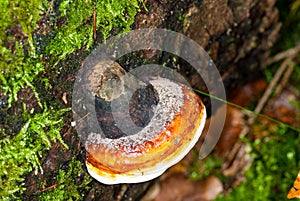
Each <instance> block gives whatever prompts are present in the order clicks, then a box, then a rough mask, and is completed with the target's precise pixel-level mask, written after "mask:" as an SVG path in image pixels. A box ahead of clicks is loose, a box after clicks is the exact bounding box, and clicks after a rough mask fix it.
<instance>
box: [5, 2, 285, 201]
mask: <svg viewBox="0 0 300 201" xmlns="http://www.w3.org/2000/svg"><path fill="white" fill-rule="evenodd" d="M274 3H275V0H262V1H260V0H254V1H253V0H246V1H218V0H202V1H199V2H196V1H191V0H190V1H183V0H182V1H167V0H148V1H147V0H146V1H145V5H146V8H147V9H148V11H146V10H145V9H144V8H143V6H141V8H142V10H141V12H139V13H138V14H137V15H136V18H135V23H134V25H133V28H166V29H171V30H174V31H177V32H180V33H183V34H185V35H187V36H188V37H190V38H191V39H193V40H194V41H196V42H197V43H198V44H199V45H201V46H202V47H203V48H204V49H205V50H206V51H207V52H208V53H209V55H210V56H211V58H212V59H213V61H214V62H215V64H216V66H217V68H218V70H219V71H220V74H221V76H222V79H223V82H224V85H225V89H226V92H227V95H228V96H229V97H230V95H231V93H232V91H234V90H235V89H236V88H237V87H240V86H243V85H244V84H247V83H248V82H250V81H253V80H255V79H257V78H259V77H260V70H261V69H262V67H263V66H262V64H263V61H264V60H265V59H266V58H267V56H268V53H269V49H270V48H271V47H272V45H273V44H274V42H275V41H276V39H277V36H278V31H279V28H280V24H279V23H278V11H277V9H276V8H275V7H274ZM152 53H153V52H143V53H141V54H139V55H143V58H146V59H149V60H150V61H151V60H152V61H161V60H163V59H165V57H166V54H157V55H156V56H155V57H153V55H152ZM86 55H87V53H85V52H82V51H81V50H79V51H78V52H75V53H73V54H72V55H70V56H68V58H67V59H66V60H64V61H61V62H60V63H59V64H58V67H59V69H60V72H59V73H58V74H51V73H53V72H51V71H49V72H45V74H46V76H47V77H49V79H50V82H51V85H52V86H53V88H52V89H51V91H50V94H51V95H50V97H49V93H46V92H45V95H47V96H48V98H49V100H52V101H54V102H57V104H60V105H61V106H62V107H71V96H72V85H73V83H74V80H75V78H76V73H77V69H78V67H79V66H80V65H81V63H82V61H83V60H84V58H85V57H86ZM133 56H134V55H133ZM121 62H122V61H121ZM132 62H133V61H131V62H124V66H125V68H131V67H130V65H132ZM169 62H170V63H172V62H171V61H169ZM121 64H122V63H121ZM173 64H174V63H173ZM177 64H178V65H180V66H181V68H180V71H181V72H182V73H183V74H184V76H185V77H186V78H187V79H188V81H189V82H190V84H191V86H192V87H195V88H198V89H200V90H205V85H204V84H203V82H202V81H201V78H200V77H199V75H197V74H194V73H193V72H192V71H191V70H190V68H186V67H185V62H184V61H180V60H179V61H178V63H177ZM174 65H175V64H174ZM40 91H41V93H42V91H43V90H40ZM63 93H67V100H68V102H67V104H66V105H65V104H63V103H62V101H61V97H62V96H63ZM29 94H30V93H29ZM20 96H22V97H27V96H29V97H30V95H28V93H27V91H26V89H24V90H22V91H21V92H20ZM20 100H21V99H20ZM24 100H28V99H27V98H24ZM205 101H208V100H207V98H204V102H205ZM30 102H31V104H34V103H35V101H30ZM26 105H27V104H26ZM29 105H30V104H29ZM32 107H34V105H33V106H32ZM10 112H13V111H10ZM71 121H72V117H71V114H69V115H68V116H66V121H65V124H64V127H63V129H62V130H61V134H62V136H63V139H64V141H65V142H66V143H67V144H68V145H69V146H70V149H69V150H67V149H65V148H64V147H63V146H62V145H61V144H60V143H55V144H54V145H53V147H52V149H51V150H50V151H49V152H48V153H47V155H45V156H44V157H43V158H42V160H41V164H42V168H43V170H44V174H38V175H35V174H34V173H33V172H32V173H31V174H29V175H28V176H27V179H26V181H25V182H26V188H27V190H26V193H25V199H26V200H34V197H35V196H36V195H38V194H39V193H40V192H41V190H42V189H40V185H39V184H40V183H41V182H46V183H47V185H46V186H51V185H53V184H54V182H55V178H54V177H53V175H56V173H57V172H58V169H60V168H66V167H67V166H68V163H69V162H70V160H71V158H72V157H74V156H75V157H76V158H77V159H78V160H80V161H82V164H83V165H82V168H83V169H85V170H86V167H85V165H84V161H85V151H84V147H83V145H82V144H81V143H80V142H79V140H78V138H77V134H76V131H75V129H74V128H73V127H71V126H70V125H71ZM74 180H75V181H76V182H80V177H79V178H76V179H74ZM77 180H78V181H77ZM153 183H155V181H150V182H145V183H140V184H132V185H113V186H107V185H103V184H101V183H99V182H97V181H96V180H93V181H92V182H91V183H90V187H91V188H90V189H89V190H87V191H86V192H83V194H84V195H85V200H105V201H109V200H122V201H127V200H128V201H129V200H140V199H141V198H142V197H143V195H144V194H145V193H146V191H147V190H148V189H149V188H150V186H152V184H153Z"/></svg>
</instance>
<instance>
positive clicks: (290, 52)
mask: <svg viewBox="0 0 300 201" xmlns="http://www.w3.org/2000/svg"><path fill="white" fill-rule="evenodd" d="M299 52H300V44H298V45H297V46H295V47H293V48H291V49H288V50H285V51H283V52H280V53H278V54H276V55H275V56H274V57H272V58H270V59H267V61H266V62H265V66H267V65H269V64H271V63H275V62H277V61H280V60H282V59H284V58H287V57H294V56H295V55H296V54H298V53H299Z"/></svg>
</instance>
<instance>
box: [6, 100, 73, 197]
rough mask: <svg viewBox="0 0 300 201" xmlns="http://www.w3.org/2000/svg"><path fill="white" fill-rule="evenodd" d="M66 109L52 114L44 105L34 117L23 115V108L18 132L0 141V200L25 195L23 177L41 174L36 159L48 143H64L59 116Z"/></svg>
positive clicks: (46, 148) (32, 115)
mask: <svg viewBox="0 0 300 201" xmlns="http://www.w3.org/2000/svg"><path fill="white" fill-rule="evenodd" d="M68 110H69V109H62V110H58V111H53V110H52V108H47V107H46V105H45V106H44V110H43V112H42V113H37V114H33V113H32V112H33V111H31V112H26V110H25V107H24V114H23V120H24V122H26V123H25V124H24V125H23V127H22V128H21V130H20V132H19V133H18V134H17V135H16V136H14V137H13V138H11V139H10V138H5V139H1V140H0V152H1V155H0V167H1V168H0V198H1V200H10V199H11V198H15V197H16V195H21V194H22V193H23V192H24V190H25V189H24V175H25V174H28V173H29V172H30V171H32V170H34V171H35V173H37V172H38V171H39V170H40V171H43V170H42V169H41V167H40V163H39V158H40V157H41V156H42V153H43V151H45V150H48V149H49V148H50V147H51V142H55V141H60V142H61V143H63V144H64V142H63V140H62V138H61V135H60V127H61V124H62V120H63V119H62V118H61V116H62V114H64V113H65V112H66V111H68ZM65 146H66V145H65Z"/></svg>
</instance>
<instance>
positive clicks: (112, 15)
mask: <svg viewBox="0 0 300 201" xmlns="http://www.w3.org/2000/svg"><path fill="white" fill-rule="evenodd" d="M138 2H139V1H137V0H133V1H127V0H121V1H116V0H103V1H98V2H95V1H92V0H88V1H81V0H74V1H72V0H63V1H61V4H60V6H59V11H60V18H61V19H65V21H66V22H65V23H64V24H63V25H62V26H60V27H59V28H57V33H56V35H55V37H54V39H53V40H52V41H51V42H50V44H49V45H48V46H47V48H46V52H48V53H49V54H51V55H52V57H53V58H54V61H55V65H56V64H57V63H58V62H59V61H60V60H62V59H64V58H65V57H66V56H67V55H68V54H70V53H72V52H74V51H75V50H77V49H80V48H82V47H84V48H85V49H86V50H88V49H89V48H90V47H91V46H92V44H93V26H94V24H93V13H94V10H95V12H96V28H97V30H100V33H101V34H102V38H103V39H104V40H105V39H106V37H107V36H108V35H109V33H110V31H112V29H114V28H119V29H120V30H119V31H121V32H124V31H128V30H130V26H131V24H132V23H133V22H134V16H135V14H136V12H137V10H138V9H139V5H138Z"/></svg>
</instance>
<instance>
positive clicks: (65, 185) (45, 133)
mask: <svg viewBox="0 0 300 201" xmlns="http://www.w3.org/2000/svg"><path fill="white" fill-rule="evenodd" d="M49 2H50V1H49ZM49 2H48V1H46V0H34V1H17V0H11V1H8V0H3V1H1V2H0V13H1V15H0V95H1V96H3V97H7V99H8V102H7V105H5V106H4V107H5V108H1V111H0V112H1V115H2V112H3V111H5V112H4V113H5V115H11V118H6V117H4V120H3V118H0V119H1V121H2V120H3V121H5V123H6V124H8V125H14V124H20V126H16V128H18V129H16V128H14V129H11V130H10V129H7V127H8V126H2V125H0V136H1V139H0V152H1V155H0V200H12V199H15V200H20V199H21V198H22V194H23V192H24V190H25V188H24V186H25V185H24V182H25V177H26V175H27V174H28V173H30V172H31V171H34V172H35V173H38V171H40V172H42V171H43V170H42V169H41V166H40V162H39V159H40V158H41V157H42V156H43V155H44V153H45V150H48V149H50V147H51V144H52V142H55V141H59V142H60V143H62V144H64V142H63V140H62V138H61V136H60V129H61V124H62V121H63V118H62V116H63V114H64V113H65V112H66V111H68V109H59V107H58V106H57V105H58V104H56V103H55V102H54V101H53V99H49V98H48V97H47V96H43V95H40V94H39V91H38V90H37V89H40V88H37V87H36V86H37V85H40V86H41V84H40V83H44V84H45V86H49V80H48V78H47V77H46V76H45V74H43V73H44V72H45V71H46V69H45V68H46V66H48V65H49V66H51V65H52V66H53V67H52V70H53V71H52V72H50V73H57V72H58V69H55V65H53V64H57V63H58V62H59V61H60V60H62V59H65V58H66V56H67V55H69V54H71V53H72V52H74V51H76V50H78V49H80V50H89V49H90V48H91V46H92V45H93V43H94V40H93V12H94V9H95V10H96V13H97V15H96V17H97V21H96V28H97V33H98V34H99V37H98V38H100V39H103V40H104V39H105V38H106V37H108V36H109V33H111V31H112V30H114V29H115V30H117V32H124V31H128V30H129V29H130V26H131V24H132V23H133V21H134V16H135V14H136V12H137V10H138V9H139V6H138V1H137V0H134V1H127V0H121V1H114V0H113V1H108V0H105V1H91V0H88V1H79V0H62V1H59V2H58V3H59V8H58V10H56V9H55V8H54V7H55V6H53V5H52V6H53V7H51V5H50V3H49ZM48 11H50V13H47V12H48ZM45 13H47V16H48V17H49V24H50V25H52V24H55V25H56V27H55V28H54V29H53V30H51V33H49V34H48V35H47V36H43V37H40V36H37V35H36V37H35V38H33V34H34V32H35V30H36V29H37V28H38V24H37V22H38V21H39V20H40V19H41V18H42V16H43V17H44V18H47V16H45V15H43V14H45ZM57 16H59V17H58V18H57ZM50 18H51V19H50ZM46 20H48V18H47V19H46ZM52 28H53V27H52ZM41 38H43V39H44V38H45V40H43V41H34V39H36V40H39V39H41ZM51 38H52V39H51ZM40 43H42V44H40ZM37 45H40V46H39V48H37ZM37 50H38V51H37ZM48 58H51V61H50V63H49V62H48V63H47V64H46V63H44V62H42V59H48ZM47 70H48V72H49V70H50V69H47ZM53 77H55V76H53ZM37 83H38V84H37ZM26 86H27V87H30V88H31V89H32V91H33V93H34V94H35V97H36V98H37V100H38V103H39V106H40V108H39V109H37V108H34V109H35V110H32V111H26V110H25V108H26V106H25V105H24V107H23V109H22V108H17V107H19V106H18V105H20V104H16V101H17V98H18V94H19V92H20V90H21V89H22V88H24V87H26ZM43 86H44V85H43ZM41 90H44V91H45V89H41ZM70 90H72V89H70ZM43 93H48V92H43ZM39 97H43V99H40V98H39ZM5 99H6V98H3V100H5ZM43 102H47V105H46V104H44V105H42V103H43ZM6 106H7V107H8V108H11V107H13V108H11V109H12V110H13V111H17V112H15V113H14V114H10V113H9V112H8V113H7V111H8V110H7V108H6ZM1 107H3V105H1ZM19 111H24V112H23V114H21V113H20V112H19ZM38 111H41V112H38ZM18 112H19V113H18ZM18 120H20V121H18ZM15 121H18V122H15ZM2 123H3V122H2ZM20 127H21V129H20ZM15 130H17V131H16V133H12V132H14V131H15ZM19 130H20V131H19ZM18 131H19V132H18ZM64 145H65V144H64ZM65 146H66V145H65ZM82 171H83V170H82V167H81V166H80V163H79V162H77V161H73V160H72V162H71V164H70V166H69V169H68V171H63V170H61V171H59V174H58V176H57V187H56V188H54V189H52V190H49V191H47V192H45V193H42V195H40V197H39V199H41V200H53V199H54V198H55V199H54V200H66V199H75V200H76V199H79V198H81V197H82V195H81V194H80V189H84V188H85V186H86V185H87V183H88V181H89V180H88V179H85V180H84V182H82V183H81V184H78V183H76V182H74V180H73V177H74V176H73V175H74V174H75V175H78V174H79V172H82Z"/></svg>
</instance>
